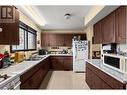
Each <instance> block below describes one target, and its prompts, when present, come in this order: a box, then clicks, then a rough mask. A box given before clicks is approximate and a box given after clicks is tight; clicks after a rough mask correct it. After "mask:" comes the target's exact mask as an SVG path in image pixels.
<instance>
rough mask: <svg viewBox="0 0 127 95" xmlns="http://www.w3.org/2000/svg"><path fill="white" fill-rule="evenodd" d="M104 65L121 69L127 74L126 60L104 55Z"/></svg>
mask: <svg viewBox="0 0 127 95" xmlns="http://www.w3.org/2000/svg"><path fill="white" fill-rule="evenodd" d="M103 63H104V64H106V65H109V66H111V67H113V68H116V69H119V70H121V71H123V72H127V59H126V58H122V57H121V58H120V57H114V56H108V55H104V56H103Z"/></svg>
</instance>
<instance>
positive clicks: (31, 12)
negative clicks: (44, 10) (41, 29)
mask: <svg viewBox="0 0 127 95" xmlns="http://www.w3.org/2000/svg"><path fill="white" fill-rule="evenodd" d="M21 8H22V9H23V10H24V11H25V12H26V13H27V14H28V15H29V16H30V17H31V18H32V19H33V20H34V21H35V22H36V23H37V24H38V25H40V26H45V25H46V24H47V23H46V21H45V19H44V18H43V17H40V16H39V14H38V13H37V12H36V11H35V10H34V9H33V8H32V6H21Z"/></svg>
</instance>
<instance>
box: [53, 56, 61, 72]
mask: <svg viewBox="0 0 127 95" xmlns="http://www.w3.org/2000/svg"><path fill="white" fill-rule="evenodd" d="M51 63H52V69H54V70H64V64H63V57H51Z"/></svg>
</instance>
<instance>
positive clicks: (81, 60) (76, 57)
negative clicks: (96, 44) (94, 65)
mask: <svg viewBox="0 0 127 95" xmlns="http://www.w3.org/2000/svg"><path fill="white" fill-rule="evenodd" d="M72 44H73V71H74V72H85V66H86V61H85V60H87V59H88V41H86V40H81V41H78V40H74V39H73V43H72Z"/></svg>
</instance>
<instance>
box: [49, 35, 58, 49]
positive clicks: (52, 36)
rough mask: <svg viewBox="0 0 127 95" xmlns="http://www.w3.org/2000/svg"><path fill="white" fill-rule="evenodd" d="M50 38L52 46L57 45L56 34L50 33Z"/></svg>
mask: <svg viewBox="0 0 127 95" xmlns="http://www.w3.org/2000/svg"><path fill="white" fill-rule="evenodd" d="M49 39H50V46H57V43H56V40H57V39H56V34H49Z"/></svg>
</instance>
